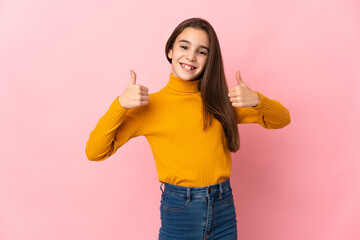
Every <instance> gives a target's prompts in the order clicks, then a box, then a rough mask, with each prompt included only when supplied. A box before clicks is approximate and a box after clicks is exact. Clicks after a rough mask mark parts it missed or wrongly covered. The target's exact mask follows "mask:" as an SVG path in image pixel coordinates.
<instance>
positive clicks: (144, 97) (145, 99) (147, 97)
mask: <svg viewBox="0 0 360 240" xmlns="http://www.w3.org/2000/svg"><path fill="white" fill-rule="evenodd" d="M149 99H150V97H149V96H140V101H148V100H149Z"/></svg>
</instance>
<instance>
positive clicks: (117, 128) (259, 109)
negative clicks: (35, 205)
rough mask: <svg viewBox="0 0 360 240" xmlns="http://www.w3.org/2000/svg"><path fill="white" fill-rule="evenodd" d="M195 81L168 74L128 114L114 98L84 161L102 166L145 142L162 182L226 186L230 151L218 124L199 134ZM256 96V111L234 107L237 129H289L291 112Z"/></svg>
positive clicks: (199, 104) (200, 121)
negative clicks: (242, 125)
mask: <svg viewBox="0 0 360 240" xmlns="http://www.w3.org/2000/svg"><path fill="white" fill-rule="evenodd" d="M199 81H200V80H193V81H188V80H183V79H181V78H178V77H176V76H174V75H173V74H170V78H169V81H168V83H167V85H166V86H165V87H164V88H162V89H161V90H160V91H158V92H155V93H151V94H149V98H150V99H149V101H148V104H147V105H143V106H139V107H135V108H130V109H127V108H124V107H123V106H121V104H120V102H119V100H118V96H117V97H116V98H115V99H114V101H113V102H112V104H111V105H110V107H109V109H108V110H107V112H106V113H105V114H104V115H103V116H102V117H101V118H100V120H99V121H98V123H97V125H96V127H95V128H94V129H93V131H92V132H91V133H90V135H89V139H88V141H87V144H86V149H85V153H86V155H87V157H88V159H89V160H92V161H101V160H105V159H107V158H108V157H109V156H111V155H113V154H114V153H115V152H116V151H117V149H119V148H120V147H121V146H123V145H124V144H125V143H126V142H128V141H129V140H130V139H131V138H134V137H137V136H145V138H146V139H147V141H148V142H149V144H150V147H151V149H152V152H153V157H154V159H155V163H156V169H157V173H158V179H159V181H160V182H167V183H171V184H175V185H180V186H186V187H203V186H208V185H212V184H216V183H219V182H222V181H225V180H226V179H227V178H229V177H230V174H231V168H232V160H231V154H230V150H229V149H228V148H227V145H226V137H225V133H224V131H223V127H222V125H221V123H220V122H219V121H218V120H217V119H216V118H213V121H212V124H211V126H210V127H209V128H208V129H206V130H203V115H202V99H201V92H200V90H198V84H199ZM257 93H258V94H259V96H260V103H259V104H258V105H257V106H256V107H248V108H242V107H234V108H235V113H236V121H237V123H238V124H240V123H258V124H260V125H261V126H262V127H264V128H268V129H275V128H282V127H284V126H286V125H288V124H289V123H290V115H289V111H288V110H287V109H286V108H285V107H284V106H282V105H281V104H280V102H278V101H276V100H272V99H269V98H267V97H265V96H264V95H262V94H261V93H259V92H257Z"/></svg>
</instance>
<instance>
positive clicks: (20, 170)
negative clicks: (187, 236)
mask: <svg viewBox="0 0 360 240" xmlns="http://www.w3.org/2000/svg"><path fill="white" fill-rule="evenodd" d="M190 17H203V18H205V19H207V20H208V21H209V22H210V23H211V24H212V25H213V26H214V28H215V30H216V32H217V34H218V37H219V40H220V44H221V47H222V53H223V58H224V63H225V70H226V75H227V77H228V84H229V87H232V86H234V85H235V84H236V79H235V72H236V70H241V72H242V77H243V80H244V81H245V82H246V83H247V84H248V85H249V87H250V88H252V89H254V90H258V91H260V92H261V93H263V94H264V95H265V96H268V97H269V98H272V99H277V100H279V101H280V102H281V103H282V104H283V105H284V106H286V107H287V108H288V109H289V111H290V114H291V119H292V122H291V124H290V125H289V126H287V127H285V128H283V129H279V130H267V129H263V128H262V127H260V126H259V125H256V124H247V125H239V131H240V136H241V144H242V145H241V150H239V151H238V152H236V153H233V154H232V157H233V171H232V176H231V177H232V185H233V189H234V195H235V202H236V203H235V206H236V209H237V217H238V231H239V239H241V240H304V239H306V240H358V239H360V230H359V229H360V228H359V223H360V175H359V172H360V163H359V159H360V158H359V154H358V152H359V141H358V140H357V139H358V136H359V134H360V129H359V120H360V113H359V106H360V98H359V90H360V84H359V81H360V74H359V68H360V60H359V59H360V57H359V56H360V45H359V43H360V4H359V1H358V0H311V1H310V0H301V1H300V0H298V1H285V0H273V1H265V0H259V1H253V0H241V1H223V2H222V3H220V1H211V0H208V1H194V0H191V1H189V0H186V1H185V0H184V1H165V0H164V1H145V0H143V1H126V2H125V1H110V0H107V1H100V0H97V1H94V0H92V1H89V0H87V1H85V0H82V1H81V0H80V1H69V0H65V1H45V0H32V1H25V0H22V1H21V0H17V1H14V0H11V1H10V0H2V1H1V2H0V80H1V81H0V91H1V92H0V107H1V118H0V121H1V124H0V132H1V133H0V134H1V135H0V148H1V151H0V153H1V155H0V163H1V166H0V194H1V195H0V239H1V240H25V239H26V240H49V239H51V240H60V239H61V240H62V239H74V240H75V239H76V240H95V239H96V240H97V239H103V240H113V239H114V240H115V239H157V236H158V230H159V227H160V211H159V206H160V193H161V192H160V189H159V186H160V184H159V182H158V179H157V173H156V169H155V163H154V160H153V156H152V153H151V149H150V146H149V144H148V143H147V142H146V139H145V138H144V137H142V136H141V137H138V138H134V139H131V140H130V141H129V142H128V143H127V144H126V145H124V146H123V147H122V148H120V149H119V150H118V151H117V153H116V154H114V155H113V156H111V157H110V158H108V159H107V160H105V161H101V162H90V161H88V160H87V158H86V155H85V145H86V142H87V140H88V137H89V133H90V132H91V130H92V129H93V128H94V127H95V125H96V123H97V121H98V120H99V118H100V117H101V116H102V115H103V114H104V113H105V112H106V110H107V109H108V107H109V106H110V104H111V102H112V101H113V100H114V99H115V97H116V96H118V95H120V94H121V93H122V92H123V91H124V89H125V87H126V86H127V84H128V81H129V79H130V73H129V70H130V69H134V70H135V72H136V73H137V77H138V78H137V82H138V83H139V84H142V85H144V86H147V87H148V88H149V92H150V93H153V92H157V91H159V90H160V89H161V88H163V87H164V86H165V85H166V84H167V82H168V78H169V73H170V70H171V69H170V64H169V63H168V62H167V60H166V57H165V54H164V46H165V43H166V40H167V38H168V37H169V36H170V34H171V32H172V30H173V29H174V28H175V27H176V26H177V25H178V24H179V23H180V22H181V21H183V20H185V19H187V18H190Z"/></svg>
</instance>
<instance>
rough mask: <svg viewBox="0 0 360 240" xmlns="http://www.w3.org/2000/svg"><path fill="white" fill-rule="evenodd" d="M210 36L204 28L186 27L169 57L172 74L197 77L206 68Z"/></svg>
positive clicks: (191, 77) (181, 76)
mask: <svg viewBox="0 0 360 240" xmlns="http://www.w3.org/2000/svg"><path fill="white" fill-rule="evenodd" d="M209 44H210V43H209V37H208V34H207V33H206V32H205V31H204V30H199V29H195V28H192V27H187V28H185V29H184V30H183V31H182V33H180V34H179V35H178V36H177V37H176V39H175V42H174V45H173V47H172V49H170V51H169V53H168V57H169V58H170V59H172V63H171V68H172V74H173V75H174V76H176V77H178V78H181V79H183V80H194V79H196V78H197V77H198V76H199V75H200V74H201V73H202V72H203V71H204V69H205V65H206V60H207V56H208V53H209Z"/></svg>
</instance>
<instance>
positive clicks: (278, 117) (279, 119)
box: [234, 91, 291, 129]
mask: <svg viewBox="0 0 360 240" xmlns="http://www.w3.org/2000/svg"><path fill="white" fill-rule="evenodd" d="M256 92H257V91H256ZM257 93H258V94H259V96H260V102H259V104H258V105H257V106H255V107H234V109H235V114H236V121H237V123H258V124H260V125H261V126H262V127H264V128H268V129H276V128H283V127H285V126H286V125H288V124H289V123H290V122H291V119H290V114H289V111H288V110H287V109H286V108H285V107H284V106H282V105H281V103H280V102H278V101H276V100H272V99H269V98H267V97H265V96H264V95H262V94H261V93H259V92H257Z"/></svg>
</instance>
